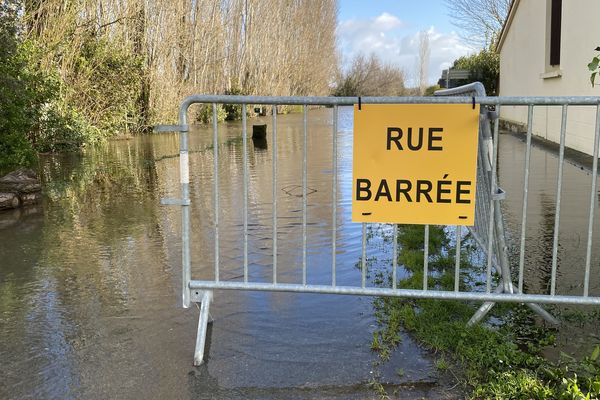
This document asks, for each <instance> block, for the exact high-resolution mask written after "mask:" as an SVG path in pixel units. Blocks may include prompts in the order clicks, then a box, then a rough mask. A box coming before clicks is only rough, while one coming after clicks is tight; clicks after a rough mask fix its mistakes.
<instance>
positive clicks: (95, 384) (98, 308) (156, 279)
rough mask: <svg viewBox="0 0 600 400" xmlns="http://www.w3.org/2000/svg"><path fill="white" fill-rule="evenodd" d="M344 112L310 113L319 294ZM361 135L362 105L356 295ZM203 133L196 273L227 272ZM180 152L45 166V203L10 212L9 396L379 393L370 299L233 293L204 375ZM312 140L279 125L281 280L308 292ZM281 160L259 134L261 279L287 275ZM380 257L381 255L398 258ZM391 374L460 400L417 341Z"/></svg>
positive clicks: (227, 176)
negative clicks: (217, 265) (179, 200)
mask: <svg viewBox="0 0 600 400" xmlns="http://www.w3.org/2000/svg"><path fill="white" fill-rule="evenodd" d="M331 115H332V114H331V110H330V109H329V110H327V109H321V110H312V111H310V113H309V132H310V137H309V140H308V146H309V147H308V154H309V157H308V171H309V174H308V187H309V188H310V190H309V193H310V194H309V196H308V203H309V207H308V237H309V240H308V254H307V264H308V266H309V267H308V272H307V280H308V282H309V283H326V282H330V280H331V236H332V234H331V227H332V220H331V184H332V183H331V182H332V176H331V171H332V167H331V165H332V164H331V153H332V150H331V143H332V136H331ZM264 121H265V122H266V123H268V124H269V123H270V119H265V120H264ZM249 123H250V124H251V123H262V121H260V120H258V121H256V120H250V121H249ZM351 124H352V111H351V109H348V110H346V111H344V110H341V113H340V132H339V134H338V145H339V146H340V147H339V148H340V153H339V159H338V166H339V168H338V182H339V186H338V193H339V194H340V195H339V197H338V202H339V203H338V207H339V208H338V221H337V225H338V240H337V249H338V253H337V254H338V255H337V261H338V268H339V269H338V276H337V279H338V283H339V284H343V283H348V284H356V283H360V272H359V270H357V269H356V268H355V264H356V263H357V262H358V260H359V258H360V240H361V239H360V238H361V236H360V234H361V232H360V225H354V224H351V223H350V190H351V189H350V188H351V178H350V177H351V175H350V174H351V154H352V151H351V148H352V136H351ZM269 132H270V127H269ZM240 135H241V125H240V124H239V123H229V124H223V125H221V126H220V133H219V156H220V157H219V180H220V191H219V200H220V204H221V214H220V217H221V220H220V223H221V229H220V245H221V247H220V253H219V254H220V258H221V263H222V265H223V267H222V272H221V274H222V276H221V279H229V280H235V279H240V275H241V273H242V256H243V253H242V251H243V246H242V243H241V240H240V238H241V232H242V225H241V218H242V214H241V210H242V205H241V196H239V192H240V191H241V187H242V171H243V170H242V167H241V165H242V142H241V140H240ZM190 137H191V139H190V164H191V180H192V192H191V199H192V205H193V206H192V240H193V245H192V268H193V277H194V278H212V274H213V260H214V232H213V228H212V224H213V221H214V215H213V214H212V201H213V192H212V181H213V176H212V166H213V156H214V149H213V145H212V134H210V133H209V131H208V130H207V129H203V128H198V129H196V130H195V131H194V132H193V133H192V134H191V135H190ZM178 143H179V142H178V136H177V135H176V134H161V135H152V136H144V137H136V138H134V139H132V140H128V141H114V142H110V143H108V144H107V145H106V146H103V147H100V148H97V149H88V150H86V151H85V153H84V154H83V155H71V156H54V157H44V158H43V159H42V163H41V170H42V178H43V181H44V182H43V183H44V190H45V193H46V195H47V196H46V199H45V201H44V204H43V205H42V206H41V207H40V209H39V210H30V211H28V215H19V213H14V214H13V213H5V214H3V215H2V216H1V219H0V243H2V246H1V247H0V337H2V340H1V341H0V359H1V360H2V364H1V366H0V370H1V373H0V376H1V377H2V379H1V380H0V398H16V399H21V398H57V399H58V398H60V399H64V398H86V399H87V398H155V399H163V398H177V399H185V398H190V399H212V398H228V399H229V398H273V399H275V398H277V399H279V398H290V399H292V398H294V399H295V398H331V399H337V398H340V399H342V398H370V397H375V395H374V393H373V392H372V391H371V390H370V389H368V387H367V383H368V382H369V381H371V380H372V379H373V375H374V373H379V372H377V371H374V369H373V365H372V363H373V361H374V360H375V359H376V355H375V354H373V353H372V352H371V350H370V343H371V339H372V332H373V330H374V329H375V319H374V317H373V309H372V303H371V301H372V299H370V298H364V297H353V296H327V295H324V296H319V295H298V294H279V293H242V292H216V293H215V297H214V302H213V304H212V305H211V314H212V316H213V317H214V320H215V322H214V324H212V325H211V326H210V327H209V332H208V343H209V348H208V350H207V355H206V356H205V357H206V360H207V362H206V363H205V365H203V366H202V367H200V368H195V367H193V366H192V355H193V349H194V343H195V334H196V325H197V316H198V311H197V310H196V309H190V310H184V309H182V308H181V306H180V265H181V247H180V231H181V230H180V224H181V217H180V211H179V209H178V207H164V206H160V205H159V200H160V198H161V197H177V195H178V193H179V183H178V182H179V160H178V148H179V147H178V146H179V145H178ZM302 144H303V139H302V116H301V115H287V116H280V117H279V121H278V144H277V149H276V152H277V157H278V165H279V170H278V176H277V181H278V190H277V193H278V194H277V196H278V210H277V211H278V225H279V229H278V231H279V233H278V240H279V243H278V247H279V253H278V265H279V266H278V279H279V281H280V282H298V280H299V279H300V281H301V274H300V272H299V271H300V270H299V269H298V267H297V266H298V263H299V260H300V259H301V240H302V239H301V231H302V228H301V221H302V212H301V203H302V199H301V197H298V194H301V188H300V189H299V185H301V184H302V183H301V176H302V175H301V171H302ZM265 147H266V148H265ZM272 155H273V148H272V144H271V141H270V139H269V140H268V142H267V144H266V146H265V144H264V143H252V142H251V141H249V146H248V159H249V171H250V186H249V193H250V201H249V204H250V210H249V215H250V220H249V226H250V242H249V248H250V254H249V266H250V267H249V270H250V277H251V279H254V280H265V281H268V280H270V278H271V277H272V270H271V259H272V254H271V241H272V226H271V223H272V222H271V221H272V214H271V213H272V206H271V204H272V187H271V182H272V181H271V179H272V170H271V157H272ZM298 190H300V192H298ZM36 211H37V212H36ZM373 246H374V249H373V250H370V251H371V254H373V256H377V255H379V256H380V257H381V258H382V259H383V258H385V257H388V260H389V257H390V255H389V254H387V253H386V249H383V246H381V245H378V244H377V243H373ZM378 248H379V250H378ZM395 368H401V369H403V370H404V371H405V374H404V375H403V376H402V377H399V376H398V375H397V374H395V373H394V370H395ZM388 369H390V371H387V372H386V371H382V372H381V374H382V375H383V379H382V380H383V381H384V382H390V383H392V384H395V385H397V387H398V388H399V389H400V390H401V392H402V393H405V394H406V397H407V398H411V397H413V398H418V397H422V396H426V397H430V398H431V397H433V398H435V397H441V396H442V395H443V392H444V388H443V386H441V385H439V384H438V377H437V372H436V370H435V368H434V367H433V366H432V361H431V360H430V359H429V357H428V355H427V354H426V352H425V351H423V350H421V349H420V348H419V347H418V346H416V345H415V344H414V342H413V341H412V340H411V339H410V338H409V337H404V340H403V342H402V344H401V346H400V349H399V350H398V351H397V352H396V355H395V356H394V358H393V360H392V362H391V363H390V368H388Z"/></svg>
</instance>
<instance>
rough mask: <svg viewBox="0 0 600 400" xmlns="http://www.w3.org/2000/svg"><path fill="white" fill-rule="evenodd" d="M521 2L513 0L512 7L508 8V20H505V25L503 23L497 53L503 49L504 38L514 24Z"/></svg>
mask: <svg viewBox="0 0 600 400" xmlns="http://www.w3.org/2000/svg"><path fill="white" fill-rule="evenodd" d="M519 3H521V0H513V1H512V3H510V9H509V10H508V15H507V16H506V21H504V25H502V30H501V31H500V36H499V37H498V42H497V43H496V53H500V51H501V50H502V45H503V44H504V40H505V39H506V35H507V34H508V30H509V29H510V25H511V24H512V21H513V19H514V17H515V14H516V13H517V8H518V7H519Z"/></svg>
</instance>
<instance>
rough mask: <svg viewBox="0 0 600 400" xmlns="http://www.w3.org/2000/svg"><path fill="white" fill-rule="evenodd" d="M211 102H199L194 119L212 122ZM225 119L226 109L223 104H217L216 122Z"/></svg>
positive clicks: (207, 122)
mask: <svg viewBox="0 0 600 400" xmlns="http://www.w3.org/2000/svg"><path fill="white" fill-rule="evenodd" d="M213 115H214V111H213V106H212V104H201V105H199V106H198V107H197V108H196V121H197V122H200V123H201V124H212V122H213ZM226 119H227V110H226V109H225V106H224V105H223V104H217V122H223V121H225V120H226Z"/></svg>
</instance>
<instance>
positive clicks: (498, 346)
mask: <svg viewBox="0 0 600 400" xmlns="http://www.w3.org/2000/svg"><path fill="white" fill-rule="evenodd" d="M398 236H399V237H398V244H399V248H400V249H401V250H400V253H399V256H398V263H399V265H403V266H404V268H406V269H407V270H408V271H409V272H410V276H409V277H408V278H407V279H404V280H401V281H399V282H398V286H399V287H404V288H419V287H421V285H422V281H423V275H422V265H423V239H422V238H423V227H422V226H401V227H399V235H398ZM465 242H466V245H465V248H464V249H463V250H461V251H464V253H463V254H461V260H462V262H463V265H462V266H461V271H463V272H464V274H463V275H462V276H461V282H460V286H461V287H462V288H463V289H464V288H468V287H469V286H472V285H474V284H475V283H476V282H473V281H472V278H471V276H472V275H470V274H469V273H468V272H469V271H474V270H475V266H473V265H471V264H470V263H469V261H468V260H470V259H472V257H471V256H470V255H471V252H472V251H473V247H472V246H470V245H469V243H468V242H469V240H466V241H465ZM452 247H453V246H450V239H449V237H448V235H447V234H446V232H445V231H444V229H443V228H441V227H434V226H432V227H430V245H429V254H430V259H429V268H430V271H432V272H433V275H435V278H434V277H429V278H428V282H429V284H430V287H432V288H438V289H446V290H449V289H452V288H453V287H454V253H453V251H454V250H453V248H452ZM388 279H389V277H388ZM388 279H385V278H380V281H381V282H386V281H388ZM374 309H375V315H376V318H377V320H378V322H379V329H378V330H377V331H376V332H374V333H373V346H372V349H373V350H374V351H377V352H378V353H379V355H380V358H381V360H382V362H385V361H386V360H388V359H389V357H390V355H391V353H392V352H393V350H394V349H395V348H396V347H397V345H398V344H399V343H400V332H401V331H402V330H405V331H407V332H409V333H410V334H411V336H413V337H414V338H415V339H417V340H418V341H419V342H420V344H421V345H422V346H424V347H426V348H428V349H429V350H431V352H432V353H434V354H435V355H436V357H437V360H436V361H435V363H434V365H435V367H436V368H437V369H438V370H439V371H440V372H443V371H447V370H451V371H453V375H455V376H459V377H460V378H459V379H460V380H461V383H462V384H463V385H464V389H465V391H466V392H468V397H470V398H474V399H598V398H599V396H600V360H599V358H600V357H599V356H600V347H596V349H595V351H594V352H593V354H592V355H591V356H590V357H585V358H583V359H582V360H575V359H573V358H570V357H568V356H563V357H562V358H561V360H560V361H559V362H557V363H552V362H550V361H548V360H547V359H545V358H544V357H543V356H542V354H541V351H542V349H543V348H544V347H546V346H549V345H552V344H553V343H554V340H555V336H554V333H555V332H554V331H553V330H552V329H550V328H546V327H545V326H540V325H539V324H536V323H535V319H534V317H533V315H532V314H531V312H530V311H529V309H528V308H526V307H524V306H521V305H500V306H496V307H495V308H494V309H493V314H492V315H493V316H494V317H495V318H494V321H498V322H497V323H496V324H495V326H494V327H491V326H488V325H484V324H479V325H475V326H471V327H469V326H467V321H468V320H469V318H470V317H471V316H472V315H473V313H474V312H475V310H476V305H474V304H469V303H466V302H461V301H437V300H407V299H401V298H396V297H387V298H377V299H375V301H374ZM454 371H457V372H458V371H460V373H454Z"/></svg>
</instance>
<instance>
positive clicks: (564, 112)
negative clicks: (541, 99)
mask: <svg viewBox="0 0 600 400" xmlns="http://www.w3.org/2000/svg"><path fill="white" fill-rule="evenodd" d="M560 122H561V123H560V149H559V151H558V182H557V184H556V209H555V211H554V238H553V241H552V273H551V278H550V295H552V296H554V295H555V293H556V268H557V264H558V230H559V227H560V200H561V195H562V178H563V164H564V160H565V134H566V131H567V105H566V104H565V105H563V106H562V115H561V121H560Z"/></svg>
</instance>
